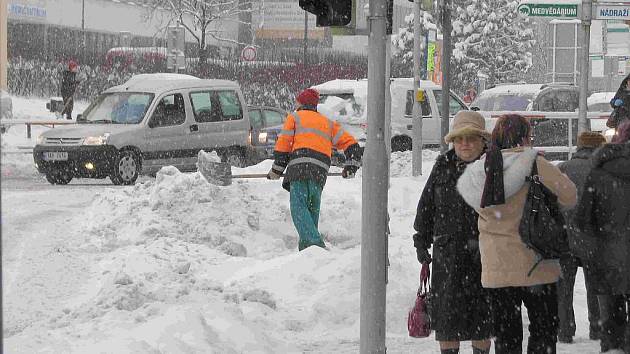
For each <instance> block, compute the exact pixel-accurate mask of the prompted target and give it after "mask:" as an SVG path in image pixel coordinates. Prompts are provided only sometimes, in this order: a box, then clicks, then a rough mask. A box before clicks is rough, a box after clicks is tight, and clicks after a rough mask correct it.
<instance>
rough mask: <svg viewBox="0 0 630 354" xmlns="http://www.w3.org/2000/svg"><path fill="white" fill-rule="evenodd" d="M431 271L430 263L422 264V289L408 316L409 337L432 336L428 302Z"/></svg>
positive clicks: (419, 289) (419, 290)
mask: <svg viewBox="0 0 630 354" xmlns="http://www.w3.org/2000/svg"><path fill="white" fill-rule="evenodd" d="M430 277H431V269H430V268H429V263H426V262H425V263H422V269H421V270H420V287H419V288H418V293H417V295H416V304H415V305H414V307H413V308H412V309H411V310H410V311H409V315H408V316H407V329H408V330H409V337H414V338H426V337H428V336H430V335H431V321H430V319H429V312H428V309H427V308H428V302H429V295H430V291H431V288H430V286H429V278H430Z"/></svg>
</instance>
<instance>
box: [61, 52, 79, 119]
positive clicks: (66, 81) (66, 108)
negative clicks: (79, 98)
mask: <svg viewBox="0 0 630 354" xmlns="http://www.w3.org/2000/svg"><path fill="white" fill-rule="evenodd" d="M78 70H79V65H78V64H77V63H76V62H75V61H74V60H70V62H69V63H68V69H67V70H64V71H63V73H62V76H61V98H62V99H63V110H62V111H61V116H62V117H63V116H64V115H65V116H66V119H72V109H73V108H74V93H75V91H76V89H77V85H79V80H78V79H77V71H78Z"/></svg>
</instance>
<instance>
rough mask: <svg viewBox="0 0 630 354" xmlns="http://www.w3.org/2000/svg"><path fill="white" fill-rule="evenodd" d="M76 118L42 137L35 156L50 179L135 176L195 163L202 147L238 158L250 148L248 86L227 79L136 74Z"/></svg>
mask: <svg viewBox="0 0 630 354" xmlns="http://www.w3.org/2000/svg"><path fill="white" fill-rule="evenodd" d="M77 123H78V124H77V125H74V126H65V127H60V128H56V129H51V130H49V131H46V132H44V133H43V134H42V135H40V136H39V137H38V139H37V145H36V146H35V148H34V149H33V158H34V160H35V164H36V166H37V169H38V171H39V172H40V173H43V174H45V175H46V179H47V180H48V181H49V182H50V183H52V184H66V183H68V182H70V181H71V180H72V178H74V177H78V178H105V177H110V179H111V180H112V182H113V183H114V184H133V183H134V182H135V181H136V179H137V178H138V175H140V174H155V173H156V172H157V171H158V170H159V169H160V168H162V167H163V166H166V165H172V166H175V167H177V168H178V169H180V170H181V171H195V170H196V162H197V154H198V152H199V151H200V150H205V151H212V150H215V151H217V153H218V154H219V156H221V158H222V159H223V160H224V161H228V162H232V163H234V162H238V161H243V160H244V159H245V157H246V156H247V154H248V150H250V149H251V146H250V145H249V144H248V135H249V132H250V122H249V115H248V111H247V109H246V104H245V100H244V98H243V94H242V92H241V89H240V87H239V85H238V84H237V83H236V82H232V81H226V80H201V79H181V80H177V79H175V80H173V79H169V80H164V79H162V78H159V77H158V78H151V77H148V78H146V79H143V80H138V79H134V78H132V79H130V81H129V82H127V83H124V84H122V85H120V86H115V87H112V88H110V89H108V90H106V91H105V92H103V93H102V94H101V95H100V96H99V97H97V98H96V99H95V100H94V102H92V103H91V104H90V106H89V107H88V108H87V109H86V110H85V111H84V112H83V114H82V115H79V116H77Z"/></svg>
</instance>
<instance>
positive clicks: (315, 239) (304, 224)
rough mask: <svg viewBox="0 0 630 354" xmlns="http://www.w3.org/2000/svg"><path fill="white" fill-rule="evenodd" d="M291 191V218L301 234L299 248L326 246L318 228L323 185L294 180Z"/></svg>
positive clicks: (309, 181)
mask: <svg viewBox="0 0 630 354" xmlns="http://www.w3.org/2000/svg"><path fill="white" fill-rule="evenodd" d="M290 191H291V192H290V204H291V218H292V219H293V225H295V228H296V229H297V232H298V235H299V236H300V241H299V243H298V249H299V250H300V251H301V250H303V249H305V248H307V247H310V246H313V245H315V246H319V247H325V245H324V241H323V240H322V237H321V235H320V234H319V231H318V230H317V223H318V221H319V206H320V204H321V201H322V187H321V186H320V185H319V184H317V183H316V182H315V181H311V180H304V181H292V182H291V188H290Z"/></svg>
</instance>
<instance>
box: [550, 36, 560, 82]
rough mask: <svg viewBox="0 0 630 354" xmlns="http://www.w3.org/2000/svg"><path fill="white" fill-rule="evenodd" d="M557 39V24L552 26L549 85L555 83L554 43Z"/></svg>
mask: <svg viewBox="0 0 630 354" xmlns="http://www.w3.org/2000/svg"><path fill="white" fill-rule="evenodd" d="M557 38H558V24H557V23H554V24H553V49H552V51H551V61H552V62H551V83H555V82H556V41H557Z"/></svg>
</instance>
